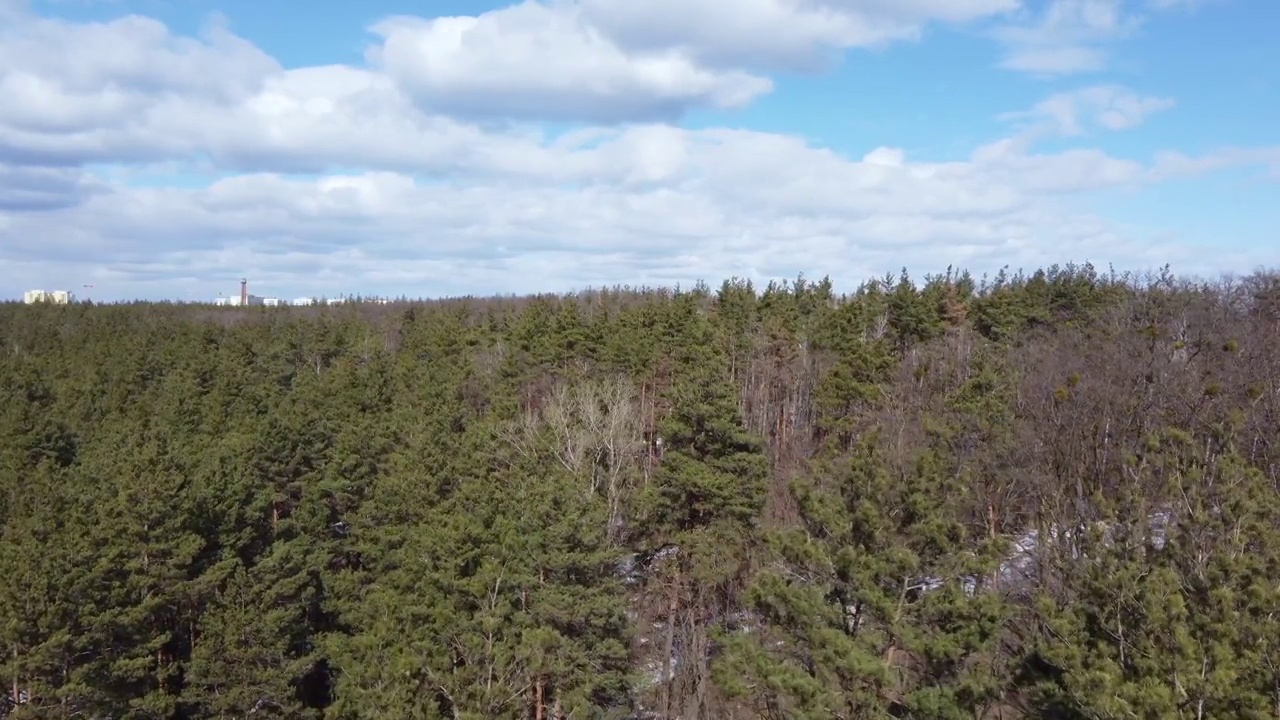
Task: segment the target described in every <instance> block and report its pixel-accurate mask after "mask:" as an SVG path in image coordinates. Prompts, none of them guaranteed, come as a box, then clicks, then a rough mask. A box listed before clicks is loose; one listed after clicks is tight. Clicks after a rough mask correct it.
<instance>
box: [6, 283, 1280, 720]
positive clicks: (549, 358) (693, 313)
mask: <svg viewBox="0 0 1280 720" xmlns="http://www.w3.org/2000/svg"><path fill="white" fill-rule="evenodd" d="M1277 288H1280V283H1277V282H1276V280H1275V279H1274V278H1273V277H1270V276H1264V275H1257V276H1253V277H1249V278H1244V279H1234V280H1222V281H1219V282H1215V283H1212V284H1204V283H1192V282H1189V281H1181V280H1178V279H1177V278H1175V277H1173V276H1172V275H1170V274H1169V273H1167V272H1165V273H1162V274H1160V275H1158V276H1155V277H1147V278H1138V277H1132V276H1116V275H1114V274H1110V275H1107V274H1100V273H1098V272H1096V271H1095V270H1094V269H1093V268H1091V267H1088V266H1086V267H1074V266H1072V267H1066V268H1059V267H1055V268H1050V269H1047V270H1044V271H1040V272H1036V273H1034V274H1032V275H1025V274H1021V273H1020V274H1016V275H1010V274H1007V273H1001V274H1000V275H999V276H997V277H996V278H993V279H981V280H979V279H975V278H973V277H971V276H969V275H968V274H966V273H953V272H949V273H947V274H945V275H942V276H936V277H927V278H925V279H923V280H922V281H915V280H913V279H912V278H911V277H910V276H908V275H907V273H906V271H904V272H903V273H902V274H901V275H900V276H890V277H886V278H884V279H883V280H878V281H875V282H870V283H867V284H865V285H864V286H862V287H860V288H857V289H856V290H854V291H853V292H851V293H849V294H844V295H841V294H838V293H837V292H836V291H835V289H834V288H833V287H832V285H831V283H830V282H828V281H825V280H824V281H822V282H817V283H814V282H810V281H806V280H804V279H798V280H797V281H795V282H790V283H775V284H771V285H770V286H768V287H767V288H764V289H763V290H761V289H757V288H754V287H752V286H751V285H750V284H749V283H746V282H743V281H739V280H731V281H728V282H725V283H724V284H723V285H722V286H721V287H720V288H719V289H718V291H713V290H711V289H710V288H708V287H706V286H703V285H699V286H697V287H695V288H693V289H690V290H674V291H665V290H648V289H641V290H633V289H613V290H607V291H597V292H584V293H579V294H574V295H569V296H563V297H551V296H543V297H534V298H518V299H456V300H447V301H434V302H413V303H410V302H401V303H394V304H390V305H373V304H367V305H366V304H358V303H354V304H348V305H343V306H335V307H325V308H211V307H207V306H198V305H173V304H150V303H138V304H121V305H100V306H94V305H89V304H76V305H69V306H44V305H36V306H23V305H17V304H5V305H0V678H3V683H4V687H5V691H4V692H3V693H0V696H3V697H4V703H3V704H0V717H4V716H7V717H10V718H15V719H16V718H59V719H65V720H70V719H71V718H130V719H138V720H143V719H155V720H162V719H163V720H196V719H204V718H220V719H231V718H250V717H255V718H256V717H278V718H313V719H315V720H319V719H321V718H326V719H329V718H332V719H340V718H351V719H353V720H356V719H360V720H366V719H367V720H375V719H382V718H387V719H388V720H391V719H394V720H402V719H406V720H413V719H415V718H421V719H423V720H426V719H429V718H430V719H437V718H438V719H441V720H444V719H455V718H456V719H464V718H465V719H480V718H511V719H513V720H514V719H517V718H519V719H524V718H530V719H535V718H536V719H537V720H544V719H545V720H561V719H567V718H619V719H621V718H632V717H634V718H640V717H651V718H664V720H665V719H674V718H685V719H693V718H730V719H732V718H758V717H765V718H814V719H815V720H816V719H818V718H849V719H852V718H885V717H899V718H916V719H919V720H925V719H933V718H940V719H947V718H956V719H959V718H1001V719H1013V718H1023V717H1048V718H1097V719H1101V718H1211V717H1250V718H1263V717H1272V718H1273V717H1276V716H1277V713H1280V580H1278V579H1280V494H1278V490H1280V485H1278V484H1277V483H1280V324H1278V323H1280V314H1278V313H1277V311H1276V308H1277V307H1280V290H1277Z"/></svg>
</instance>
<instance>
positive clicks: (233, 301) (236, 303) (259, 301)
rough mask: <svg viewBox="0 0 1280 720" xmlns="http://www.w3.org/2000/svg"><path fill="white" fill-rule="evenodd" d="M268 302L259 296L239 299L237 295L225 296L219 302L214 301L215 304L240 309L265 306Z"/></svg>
mask: <svg viewBox="0 0 1280 720" xmlns="http://www.w3.org/2000/svg"><path fill="white" fill-rule="evenodd" d="M266 300H267V298H264V297H259V296H258V295H249V296H247V297H244V298H241V297H237V296H235V295H224V296H222V297H220V298H218V299H217V300H214V301H213V304H214V305H230V306H233V307H240V306H241V305H265V304H266V302H265V301H266Z"/></svg>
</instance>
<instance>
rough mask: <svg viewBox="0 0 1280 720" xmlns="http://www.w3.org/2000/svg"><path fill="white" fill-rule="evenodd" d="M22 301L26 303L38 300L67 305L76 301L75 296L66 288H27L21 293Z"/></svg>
mask: <svg viewBox="0 0 1280 720" xmlns="http://www.w3.org/2000/svg"><path fill="white" fill-rule="evenodd" d="M22 301H23V302H24V303H26V304H28V305H34V304H36V303H40V302H47V303H53V304H54V305H67V304H69V303H73V302H75V301H76V296H75V295H72V294H71V293H69V292H67V291H66V290H28V291H27V292H25V293H23V295H22Z"/></svg>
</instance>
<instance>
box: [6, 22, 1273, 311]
mask: <svg viewBox="0 0 1280 720" xmlns="http://www.w3.org/2000/svg"><path fill="white" fill-rule="evenodd" d="M427 8H430V12H429V13H428V12H427ZM1277 26H1280V5H1277V4H1275V3H1273V2H1267V1H1265V0H910V1H909V2H900V1H895V2H890V1H889V0H749V1H748V0H647V1H646V2H643V3H641V2H636V1H635V0H546V2H543V3H541V4H538V3H534V2H526V3H523V4H520V5H508V4H495V3H480V2H458V1H452V2H432V3H423V2H415V3H409V2H390V1H378V2H361V3H338V2H327V1H326V2H314V1H313V2H307V3H303V2H297V1H295V0H273V1H272V2H250V1H249V0H235V1H232V2H228V1H222V2H214V1H213V0H29V2H28V1H25V0H0V93H3V97H5V101H4V102H0V295H7V296H10V297H14V296H18V295H20V294H21V292H22V291H23V290H26V289H30V288H34V287H46V288H50V289H52V288H55V287H56V288H68V289H73V290H78V291H80V292H81V294H84V293H86V292H88V294H89V296H90V297H93V298H95V299H103V300H107V299H126V298H135V297H146V298H174V299H183V300H191V299H203V298H212V297H216V296H217V295H218V294H219V293H226V292H232V291H234V289H235V280H236V279H237V278H239V277H241V276H247V277H249V278H251V280H252V282H253V287H254V291H255V292H257V293H261V294H266V295H278V296H283V297H295V296H300V295H312V294H314V295H329V296H333V295H339V294H346V293H362V294H382V295H400V294H407V295H411V296H422V295H440V294H487V293H495V292H501V293H506V292H531V291H570V290H574V289H579V288H582V287H586V286H599V285H610V284H615V283H623V284H633V285H634V284H668V283H676V282H680V283H684V284H688V283H690V282H692V281H694V280H697V279H707V280H708V281H710V282H712V283H713V284H714V283H716V282H718V281H719V280H721V279H723V278H725V277H727V276H729V275H740V276H747V277H751V278H753V279H755V280H757V281H761V282H764V281H766V280H768V279H769V278H775V277H794V276H795V275H796V274H797V273H801V272H803V273H804V274H806V275H808V276H819V275H823V274H830V275H831V276H832V277H833V279H835V280H836V281H837V282H838V283H839V284H840V285H841V286H842V287H844V288H847V289H852V288H853V286H855V285H856V284H857V283H859V282H860V281H862V280H864V279H866V278H868V277H871V276H880V275H883V274H884V273H885V272H887V271H896V270H897V269H898V268H900V267H903V266H906V267H907V268H908V269H910V270H911V271H912V272H913V273H916V274H924V273H927V272H935V271H939V270H941V269H943V268H945V267H946V266H948V265H956V266H961V267H967V268H969V269H971V270H973V271H974V272H976V273H982V272H994V271H996V270H998V269H999V268H1000V267H1002V266H1011V267H1015V268H1017V267H1023V268H1028V269H1030V268H1034V267H1038V266H1043V265H1047V264H1051V263H1063V262H1068V261H1077V262H1081V261H1092V262H1094V263H1095V264H1097V265H1104V266H1105V265H1107V264H1113V265H1115V266H1116V267H1117V268H1120V269H1133V270H1145V269H1149V268H1153V267H1158V266H1160V265H1163V264H1165V263H1166V262H1168V263H1171V264H1172V265H1173V267H1174V269H1175V271H1179V272H1182V273H1187V274H1198V275H1213V274H1216V273H1220V272H1238V273H1247V272H1249V271H1252V270H1254V269H1256V268H1257V267H1258V266H1261V265H1269V264H1271V263H1273V262H1274V261H1273V258H1274V255H1275V249H1276V247H1277V246H1276V240H1275V239H1274V230H1273V228H1275V227H1276V225H1277V220H1280V210H1277V209H1276V207H1277V203H1276V202H1275V200H1274V198H1275V197H1277V196H1278V195H1277V189H1278V188H1277V182H1278V181H1280V130H1278V128H1280V76H1278V75H1277V74H1276V71H1275V68H1280V46H1277V45H1276V43H1275V42H1274V39H1273V34H1274V33H1273V32H1271V31H1270V29H1272V28H1275V27H1277ZM83 285H93V288H92V290H91V291H88V290H85V289H84V288H83V287H82V286H83Z"/></svg>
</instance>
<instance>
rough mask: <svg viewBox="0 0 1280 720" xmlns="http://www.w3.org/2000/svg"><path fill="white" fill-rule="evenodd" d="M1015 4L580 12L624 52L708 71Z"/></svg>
mask: <svg viewBox="0 0 1280 720" xmlns="http://www.w3.org/2000/svg"><path fill="white" fill-rule="evenodd" d="M1019 5H1020V0H700V1H699V2H685V1H684V0H651V1H650V2H643V3H640V2H632V1H631V0H581V2H580V3H579V6H580V7H581V8H582V12H583V14H584V15H585V16H586V17H588V18H589V19H590V21H591V22H592V23H593V24H594V25H595V26H597V27H600V28H604V29H605V30H606V31H607V32H608V33H609V34H610V36H612V37H614V38H616V39H617V40H618V42H619V43H620V44H621V45H623V46H624V47H627V48H632V49H637V50H653V49H658V48H671V47H677V48H681V49H683V50H685V51H687V52H689V53H690V54H691V55H692V56H694V57H696V58H698V59H699V60H700V61H702V62H706V63H709V64H712V65H715V66H722V67H723V66H729V67H752V68H758V69H762V70H767V71H775V70H779V69H786V70H801V69H812V68H814V67H816V66H820V65H822V64H824V62H825V61H827V60H828V59H829V58H830V53H831V51H834V50H844V49H848V48H855V47H878V46H882V45H885V44H887V43H890V42H893V41H898V40H909V39H914V38H917V37H918V36H919V34H920V31H921V29H922V28H923V27H924V26H925V25H927V24H929V23H934V22H941V23H964V22H968V21H972V20H978V19H981V18H987V17H992V16H997V15H1000V14H1002V13H1006V12H1010V11H1012V10H1015V9H1017V8H1018V7H1019Z"/></svg>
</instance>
